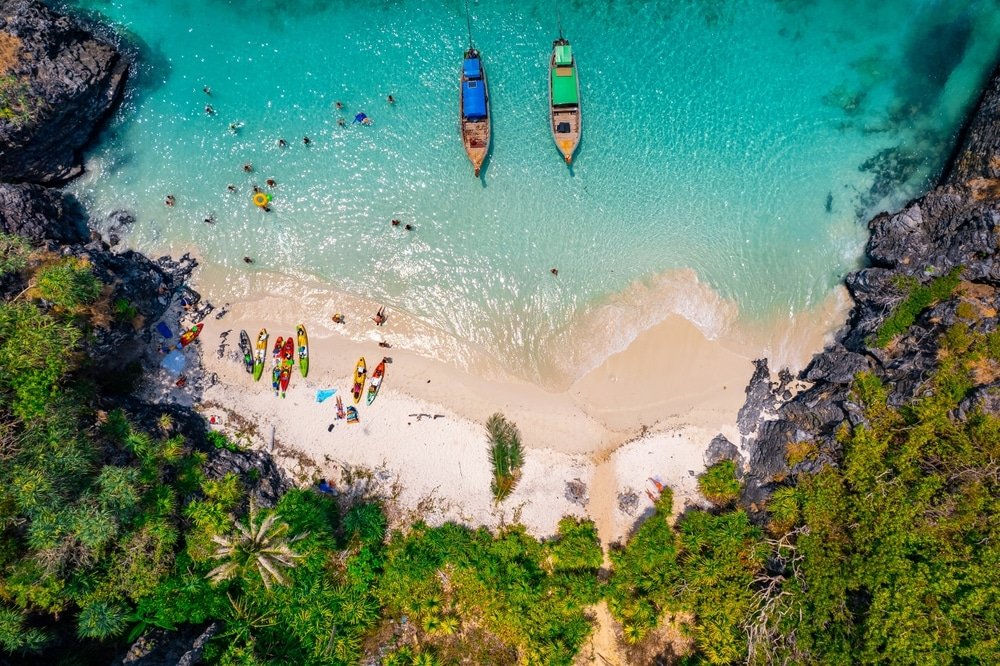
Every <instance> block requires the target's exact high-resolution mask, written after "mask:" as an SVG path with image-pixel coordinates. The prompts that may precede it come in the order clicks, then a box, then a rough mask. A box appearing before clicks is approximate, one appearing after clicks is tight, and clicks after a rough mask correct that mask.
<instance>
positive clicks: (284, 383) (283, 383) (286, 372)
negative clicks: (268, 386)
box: [278, 338, 292, 398]
mask: <svg viewBox="0 0 1000 666" xmlns="http://www.w3.org/2000/svg"><path fill="white" fill-rule="evenodd" d="M290 339H291V338H289V340H290ZM291 378H292V368H291V366H289V365H287V364H285V365H282V367H281V375H280V376H279V377H278V385H279V386H280V387H281V397H282V398H284V397H285V391H287V390H288V380H290V379H291Z"/></svg>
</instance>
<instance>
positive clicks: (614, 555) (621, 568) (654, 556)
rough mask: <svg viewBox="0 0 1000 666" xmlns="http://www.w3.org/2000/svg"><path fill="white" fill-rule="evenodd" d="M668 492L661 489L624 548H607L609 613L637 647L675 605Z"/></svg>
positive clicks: (673, 546)
mask: <svg viewBox="0 0 1000 666" xmlns="http://www.w3.org/2000/svg"><path fill="white" fill-rule="evenodd" d="M672 508H673V494H672V493H671V491H670V489H669V488H664V489H663V492H662V493H660V496H659V498H658V499H657V500H656V504H655V505H654V507H653V515H651V516H650V517H649V518H647V519H646V520H645V521H643V523H642V525H640V526H639V529H638V530H637V531H636V532H635V534H633V535H632V538H630V539H629V541H628V543H627V544H626V546H625V547H624V548H622V547H617V548H613V549H612V550H611V564H612V570H611V571H612V573H611V579H610V580H609V581H608V589H607V598H608V609H609V610H610V611H611V615H612V616H613V617H614V618H615V619H616V620H618V621H619V622H621V623H622V632H623V634H624V637H625V640H626V641H627V642H629V643H638V642H640V641H641V640H642V639H643V638H645V637H646V634H647V633H648V632H649V630H650V629H652V628H654V627H656V625H657V624H658V623H659V622H660V620H661V619H662V615H663V613H664V612H665V611H666V610H667V609H670V608H673V607H676V604H675V603H674V599H675V588H676V583H677V581H678V580H679V577H680V567H679V565H678V562H677V553H678V548H679V544H678V539H677V535H676V534H675V533H674V530H673V528H672V527H671V520H672V518H671V510H672Z"/></svg>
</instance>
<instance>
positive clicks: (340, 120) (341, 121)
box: [337, 118, 347, 127]
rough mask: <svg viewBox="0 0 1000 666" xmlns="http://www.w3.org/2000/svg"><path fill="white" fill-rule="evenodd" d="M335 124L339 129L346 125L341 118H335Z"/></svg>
mask: <svg viewBox="0 0 1000 666" xmlns="http://www.w3.org/2000/svg"><path fill="white" fill-rule="evenodd" d="M337 124H338V125H340V126H341V127H343V126H344V125H346V124H347V123H345V122H344V119H343V118H337Z"/></svg>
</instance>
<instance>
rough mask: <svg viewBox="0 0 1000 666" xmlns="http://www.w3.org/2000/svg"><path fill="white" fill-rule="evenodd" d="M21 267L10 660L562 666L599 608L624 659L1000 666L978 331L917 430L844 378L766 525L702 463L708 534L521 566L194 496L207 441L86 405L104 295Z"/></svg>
mask: <svg viewBox="0 0 1000 666" xmlns="http://www.w3.org/2000/svg"><path fill="white" fill-rule="evenodd" d="M30 253H31V250H30V248H28V247H27V245H25V244H24V243H21V242H19V241H17V240H14V239H10V238H9V237H0V271H2V272H0V282H3V281H6V283H7V284H8V285H9V284H10V279H11V278H12V276H13V277H17V279H18V280H20V282H21V284H26V285H31V286H32V287H31V289H27V290H22V289H15V290H14V291H15V292H17V293H18V298H16V299H10V300H8V301H7V302H5V303H3V304H2V305H0V367H2V369H3V371H2V372H0V658H6V659H8V660H11V661H14V662H16V661H23V662H26V663H39V662H44V663H52V664H60V663H63V664H71V663H72V664H91V663H92V664H106V663H109V662H110V660H111V658H112V657H113V656H115V655H120V654H122V653H123V652H124V650H125V649H126V648H127V647H128V645H129V643H130V641H133V640H135V639H136V638H137V637H138V636H140V635H142V634H143V633H144V632H146V631H149V630H152V629H163V630H167V631H174V630H177V631H185V630H186V631H188V632H189V633H190V632H194V634H195V635H196V634H197V633H199V632H200V631H202V630H203V629H204V628H205V627H206V626H208V625H209V624H210V623H215V633H214V635H213V637H212V638H211V640H209V642H208V643H207V645H206V648H205V652H204V655H203V658H204V660H205V662H206V663H210V664H224V665H230V664H285V663H295V664H356V663H359V662H361V661H362V660H363V659H369V660H374V661H375V662H376V663H383V664H388V665H393V664H395V665H397V666H398V665H408V664H424V665H431V664H457V663H483V664H486V663H496V664H571V663H573V659H574V656H575V655H576V654H577V652H578V651H579V650H580V648H581V646H582V645H583V644H584V642H585V640H586V639H587V637H588V635H589V633H590V632H591V630H592V620H591V617H592V615H591V610H590V609H591V608H592V607H593V605H594V604H596V603H598V602H600V601H602V600H606V601H607V603H608V607H609V609H610V611H611V613H612V616H613V617H614V618H615V619H616V620H617V621H618V622H619V623H620V625H619V634H620V637H621V639H622V642H623V643H624V644H626V645H628V646H638V645H642V644H643V642H644V641H649V640H651V636H652V635H653V634H654V633H655V630H656V629H657V628H658V627H662V626H663V625H664V623H673V624H674V625H676V626H677V627H678V628H679V629H680V630H681V631H683V632H685V633H686V635H687V636H688V638H689V639H690V644H691V647H690V649H689V650H688V653H687V654H684V655H681V656H680V657H679V658H680V659H682V660H684V662H685V663H708V664H729V663H743V662H750V663H762V664H763V663H823V664H853V663H872V662H880V663H907V664H909V663H934V664H949V663H954V664H973V663H998V662H1000V647H998V642H997V638H996V637H997V636H998V635H1000V631H998V629H1000V611H998V609H1000V598H998V597H1000V519H998V516H1000V511H998V509H1000V506H998V503H1000V467H998V462H997V461H998V460H1000V421H998V419H997V417H995V416H993V415H992V414H989V413H986V412H984V411H982V410H981V409H979V408H976V407H973V406H970V404H969V403H966V402H963V401H964V400H965V399H966V398H967V397H969V396H970V395H971V394H972V392H973V391H979V392H982V391H983V389H977V388H976V387H980V386H984V385H989V384H991V383H992V382H993V381H994V380H995V379H996V378H998V377H1000V334H998V333H996V332H992V333H986V332H982V331H981V330H980V329H979V328H977V326H976V317H977V312H976V310H975V308H970V307H965V308H964V309H960V310H959V316H960V321H959V322H958V323H956V324H955V325H953V326H951V327H950V328H948V329H947V331H946V332H945V333H944V334H943V335H942V336H941V339H940V340H939V341H938V348H939V353H938V358H937V368H936V370H935V371H934V372H933V373H931V374H930V375H929V376H928V377H927V378H926V381H925V385H924V386H923V388H922V390H921V391H920V393H919V396H920V397H918V398H917V399H916V400H914V401H912V402H911V403H909V404H905V405H902V406H892V405H890V404H889V399H888V397H889V389H888V388H887V387H885V386H883V385H882V383H881V382H880V380H879V379H878V378H877V377H875V376H874V375H871V374H864V375H861V376H859V377H858V378H857V380H856V383H855V386H854V397H855V400H856V402H857V404H858V406H859V410H860V412H859V413H860V414H861V415H862V418H861V419H860V420H859V421H858V424H857V425H855V426H853V427H851V426H848V425H844V426H843V427H842V428H841V430H840V431H839V432H838V437H837V444H838V446H839V447H840V452H839V455H840V461H839V464H838V465H837V466H828V467H825V468H822V469H820V470H818V471H815V472H812V473H801V474H798V475H797V476H796V477H794V478H791V477H790V478H789V479H788V480H787V481H786V482H785V485H783V486H782V487H781V488H780V489H778V491H777V492H776V493H775V494H774V495H773V496H772V497H771V499H770V501H769V503H768V505H767V506H766V507H764V509H765V510H766V511H765V513H764V514H763V515H765V516H766V521H765V522H763V523H761V522H759V521H758V522H753V521H751V519H750V516H749V515H748V514H747V513H746V512H745V511H744V510H743V509H742V508H740V507H739V505H738V504H736V503H735V501H734V500H735V498H736V496H737V495H738V493H739V481H738V478H737V476H736V473H735V472H736V470H735V467H734V466H733V465H732V464H728V465H727V464H719V465H716V466H714V467H712V468H710V469H709V470H707V471H706V473H705V474H704V475H703V476H702V477H701V478H700V479H699V487H700V488H701V489H702V491H703V492H704V494H705V495H706V496H708V497H709V498H710V499H712V500H713V502H714V504H715V506H714V508H712V509H697V508H695V509H688V510H686V511H684V512H683V513H682V514H681V516H680V517H679V518H677V519H676V520H674V519H673V517H672V516H673V511H672V510H673V506H672V504H673V498H672V495H671V492H670V490H669V489H665V491H664V492H663V493H662V494H661V495H660V497H659V498H658V499H657V501H656V503H655V507H654V511H653V513H652V515H651V516H649V517H648V518H647V519H646V520H644V521H642V522H641V523H639V524H638V525H637V527H636V529H635V531H634V533H633V534H631V536H630V537H629V538H628V539H626V540H625V542H624V543H621V544H616V545H614V546H613V547H612V548H611V551H610V553H609V559H608V561H605V560H604V555H603V553H602V550H601V547H600V544H599V540H598V535H597V531H596V528H595V526H594V524H593V523H592V522H590V521H580V520H577V519H575V518H565V519H563V520H562V522H561V523H560V524H559V528H558V533H557V534H556V535H555V536H554V537H553V538H551V539H545V540H539V539H536V538H533V537H531V536H530V535H528V534H527V533H526V532H525V531H524V529H523V528H522V527H520V526H517V525H513V526H508V527H506V528H504V529H501V530H498V531H496V532H491V531H488V530H486V529H472V528H469V527H464V526H460V525H455V524H445V525H442V526H437V527H432V526H429V525H426V524H423V523H419V522H418V523H416V524H414V525H411V526H409V527H408V528H407V529H405V530H390V529H389V528H388V520H387V518H386V515H385V513H384V511H383V508H382V507H381V506H380V505H379V504H378V503H377V502H375V501H356V502H354V503H349V504H342V503H340V502H339V501H338V498H333V497H331V496H329V495H324V494H320V493H318V492H313V491H311V490H292V491H289V492H288V493H286V494H285V495H284V496H282V497H281V499H280V501H279V502H278V503H277V505H276V506H274V507H273V508H264V507H259V506H257V505H256V504H255V503H253V502H251V501H250V499H249V496H250V493H249V488H250V486H251V485H252V483H253V481H254V479H253V478H241V477H239V476H236V475H234V474H228V475H226V476H224V477H222V478H209V477H208V476H207V475H206V473H205V471H204V469H205V465H204V464H205V461H206V459H207V457H208V456H209V455H211V454H212V453H213V451H215V450H216V449H217V448H219V447H222V448H230V447H228V446H224V443H223V444H220V442H219V441H215V440H217V439H218V438H215V440H213V439H211V438H210V437H208V436H206V435H197V434H192V433H190V432H183V431H179V429H178V426H177V424H176V423H175V422H174V420H173V419H172V418H171V417H170V415H168V414H164V416H163V417H162V418H159V419H155V420H153V421H152V422H145V421H142V422H140V420H137V418H136V417H135V415H133V414H130V413H128V412H127V411H125V410H124V409H120V408H116V407H115V406H114V400H115V396H106V395H102V394H101V390H102V389H101V388H100V384H99V383H98V382H96V381H95V368H93V367H91V361H90V359H89V358H88V357H87V355H86V353H85V351H84V344H83V343H84V342H85V341H86V339H87V337H88V336H89V335H90V334H91V331H92V327H93V326H94V325H95V323H94V320H93V317H94V313H98V312H101V311H102V308H103V311H105V312H113V311H114V306H113V304H112V303H103V301H105V300H107V299H108V293H107V292H108V291H109V290H107V289H105V288H104V286H103V285H101V284H100V283H99V281H97V280H96V278H94V276H93V274H92V273H91V272H90V269H89V267H88V265H87V264H85V263H82V262H79V261H77V260H74V259H65V260H63V259H59V260H54V261H49V260H45V261H36V260H33V259H32V260H29V255H30ZM946 286H947V285H946ZM112 319H113V317H110V318H107V321H110V320H112ZM123 325H124V324H123ZM493 425H494V430H491V431H490V432H491V435H492V442H491V443H492V444H493V445H496V444H497V443H498V442H499V443H506V444H508V445H510V444H512V443H516V444H517V448H518V455H511V453H512V451H513V449H512V448H509V447H508V449H507V451H506V453H505V454H504V455H505V456H506V458H505V466H504V469H503V471H505V474H503V475H498V476H497V479H495V480H494V483H495V485H498V486H499V485H500V484H501V482H503V483H507V482H506V481H503V479H506V478H508V477H509V476H510V474H508V473H510V472H514V474H513V477H514V481H515V482H516V469H517V468H518V466H519V465H518V464H515V463H517V462H518V459H519V458H518V456H519V448H520V444H519V442H518V441H517V435H516V428H514V426H513V424H510V423H509V422H508V421H506V419H502V417H498V418H497V419H495V422H494V423H493ZM235 448H237V449H238V447H235ZM810 451H811V449H810V448H809V447H808V446H804V447H802V448H801V450H796V451H794V452H793V451H790V452H789V456H790V458H791V457H792V456H793V455H794V456H795V458H796V460H800V459H802V458H803V457H807V456H809V455H810ZM496 462H497V457H496V455H494V459H493V463H494V465H495V464H496ZM484 464H488V463H487V461H486V456H485V455H484ZM511 487H512V486H511ZM494 492H495V490H494Z"/></svg>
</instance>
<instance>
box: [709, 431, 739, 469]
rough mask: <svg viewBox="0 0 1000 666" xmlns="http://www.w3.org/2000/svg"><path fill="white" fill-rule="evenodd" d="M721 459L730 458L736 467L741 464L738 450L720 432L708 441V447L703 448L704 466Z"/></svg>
mask: <svg viewBox="0 0 1000 666" xmlns="http://www.w3.org/2000/svg"><path fill="white" fill-rule="evenodd" d="M721 460H732V461H733V462H735V463H736V467H737V469H739V468H740V467H742V466H743V459H742V457H741V456H740V450H739V449H737V448H736V445H735V444H733V443H732V442H730V441H729V440H728V439H726V436H725V435H723V434H721V433H720V434H718V435H716V436H715V438H714V439H712V441H711V442H709V444H708V448H707V449H705V466H706V467H711V466H712V465H714V464H715V463H717V462H719V461H721Z"/></svg>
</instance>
